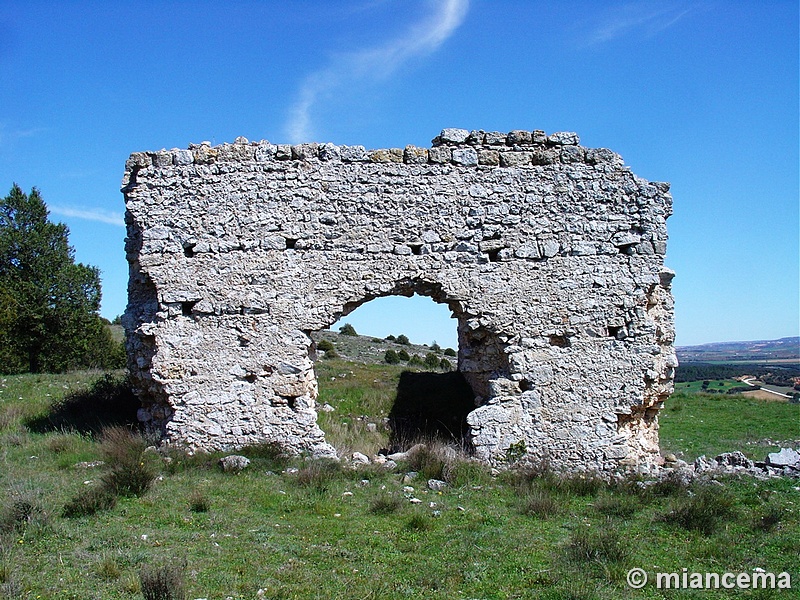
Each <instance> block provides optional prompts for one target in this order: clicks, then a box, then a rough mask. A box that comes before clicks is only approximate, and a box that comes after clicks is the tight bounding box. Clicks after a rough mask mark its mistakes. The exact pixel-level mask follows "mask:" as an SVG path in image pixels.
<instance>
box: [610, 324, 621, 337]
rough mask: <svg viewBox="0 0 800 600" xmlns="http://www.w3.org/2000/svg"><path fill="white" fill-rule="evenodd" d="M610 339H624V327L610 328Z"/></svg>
mask: <svg viewBox="0 0 800 600" xmlns="http://www.w3.org/2000/svg"><path fill="white" fill-rule="evenodd" d="M608 337H613V338H617V339H620V337H622V326H620V327H612V326H609V328H608Z"/></svg>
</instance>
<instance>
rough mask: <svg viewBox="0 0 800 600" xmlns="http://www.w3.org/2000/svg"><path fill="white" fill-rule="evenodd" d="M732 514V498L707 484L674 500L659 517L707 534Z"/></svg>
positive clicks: (722, 489) (720, 489) (733, 511)
mask: <svg viewBox="0 0 800 600" xmlns="http://www.w3.org/2000/svg"><path fill="white" fill-rule="evenodd" d="M734 514H735V510H734V501H733V498H732V497H731V496H730V495H729V494H728V493H727V492H726V491H725V489H724V488H722V487H717V486H715V485H710V484H707V485H703V486H702V487H700V488H699V489H696V491H695V493H694V494H693V495H691V496H688V497H684V498H679V499H677V500H675V501H674V502H673V505H672V509H671V510H670V511H669V512H668V513H666V514H664V515H662V517H661V519H662V520H663V521H665V522H668V523H675V524H677V525H679V526H681V527H683V528H684V529H688V530H692V531H699V532H701V533H703V534H705V535H709V534H711V533H713V532H714V531H715V530H716V529H717V527H718V526H719V525H720V523H722V522H723V521H726V520H728V519H730V518H732V517H733V516H734Z"/></svg>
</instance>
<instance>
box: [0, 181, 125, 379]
mask: <svg viewBox="0 0 800 600" xmlns="http://www.w3.org/2000/svg"><path fill="white" fill-rule="evenodd" d="M68 238H69V230H68V229H67V226H66V225H63V224H61V223H51V222H50V221H49V220H48V211H47V207H46V206H45V204H44V201H43V200H42V198H41V196H40V195H39V191H38V190H37V189H36V188H34V189H33V190H31V193H30V194H25V193H23V191H22V190H21V189H20V188H19V186H17V185H16V184H14V186H13V187H12V188H11V192H10V193H9V195H8V196H6V197H5V198H3V199H2V201H0V371H2V372H4V373H21V372H25V371H30V372H33V373H40V372H48V371H51V372H58V371H65V370H67V369H73V368H80V367H99V368H108V367H117V366H122V365H121V364H119V363H120V362H121V361H122V362H123V363H124V353H123V352H122V351H121V349H120V346H121V344H119V343H117V342H114V340H113V338H112V336H111V332H110V330H109V328H108V327H107V326H106V325H105V323H104V322H103V321H102V319H101V318H100V316H99V314H98V310H99V309H100V272H99V270H98V269H97V268H96V267H90V266H87V265H83V264H81V263H76V262H75V252H74V250H73V249H72V247H71V246H70V245H69V240H68Z"/></svg>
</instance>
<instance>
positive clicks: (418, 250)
mask: <svg viewBox="0 0 800 600" xmlns="http://www.w3.org/2000/svg"><path fill="white" fill-rule="evenodd" d="M408 247H409V248H411V254H414V255H416V256H419V255H420V254H422V244H409V245H408Z"/></svg>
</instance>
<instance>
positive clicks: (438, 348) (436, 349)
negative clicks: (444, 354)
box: [431, 340, 442, 353]
mask: <svg viewBox="0 0 800 600" xmlns="http://www.w3.org/2000/svg"><path fill="white" fill-rule="evenodd" d="M441 351H442V347H441V346H440V345H439V344H437V343H436V340H433V343H432V344H431V352H436V353H439V352H441Z"/></svg>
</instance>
